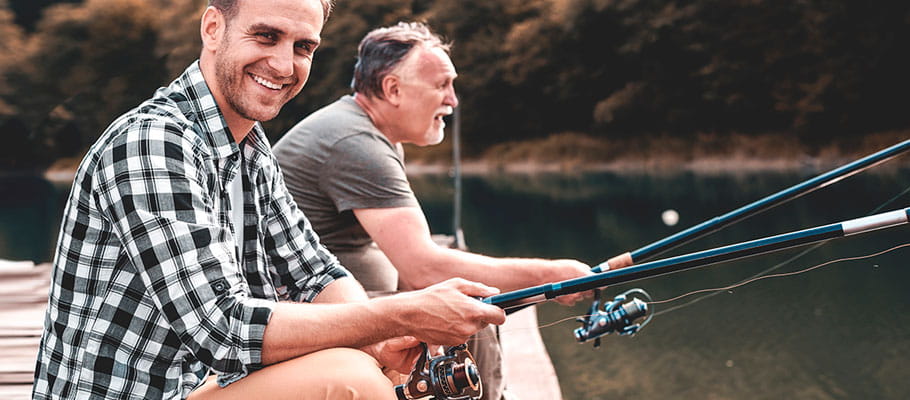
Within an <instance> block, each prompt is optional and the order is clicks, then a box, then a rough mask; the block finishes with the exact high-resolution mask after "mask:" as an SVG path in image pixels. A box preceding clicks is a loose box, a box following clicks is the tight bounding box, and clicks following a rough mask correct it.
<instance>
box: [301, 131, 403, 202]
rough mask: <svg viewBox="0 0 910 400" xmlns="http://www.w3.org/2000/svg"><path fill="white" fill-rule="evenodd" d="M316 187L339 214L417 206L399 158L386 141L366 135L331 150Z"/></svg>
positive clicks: (335, 146)
mask: <svg viewBox="0 0 910 400" xmlns="http://www.w3.org/2000/svg"><path fill="white" fill-rule="evenodd" d="M319 185H320V186H321V188H322V190H323V191H324V192H325V193H326V194H327V195H328V196H329V197H330V198H331V199H332V201H333V202H334V203H335V207H336V208H337V209H338V211H339V212H343V211H348V210H356V209H363V208H393V207H417V206H419V204H418V202H417V198H416V197H415V196H414V192H412V191H411V185H410V183H409V182H408V178H407V175H406V174H405V170H404V164H403V162H402V161H401V158H399V157H398V154H396V152H395V150H394V149H393V148H392V147H391V146H389V144H388V143H387V142H385V141H383V140H381V139H379V138H376V137H374V136H373V135H370V134H367V133H363V134H358V135H352V136H348V137H346V138H344V139H342V140H340V141H338V142H337V143H335V144H334V145H333V146H332V147H331V150H330V154H329V156H328V159H327V160H326V162H325V166H324V168H322V175H321V176H320V178H319Z"/></svg>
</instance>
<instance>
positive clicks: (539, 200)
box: [0, 169, 910, 400]
mask: <svg viewBox="0 0 910 400" xmlns="http://www.w3.org/2000/svg"><path fill="white" fill-rule="evenodd" d="M817 173H818V171H799V172H790V173H759V174H737V175H697V174H689V173H679V174H674V175H646V174H637V175H636V174H631V175H629V174H622V175H620V174H611V173H592V174H578V175H555V174H553V175H547V174H544V175H533V176H531V175H491V176H474V177H468V178H466V180H465V182H464V197H463V199H464V212H463V214H464V215H463V217H464V218H463V219H464V220H463V229H464V233H465V237H466V240H467V243H468V245H469V246H470V247H471V249H472V250H474V251H477V252H481V253H484V254H490V255H497V256H535V257H571V258H577V259H580V260H582V261H585V262H588V263H592V264H594V263H598V262H600V261H602V260H603V259H606V258H609V257H611V256H614V255H616V254H619V253H621V252H624V251H628V250H634V249H637V248H640V247H642V246H644V245H646V244H649V243H651V242H653V241H656V240H658V239H661V238H663V237H665V236H668V235H670V234H673V233H676V232H678V231H680V230H682V229H685V228H687V227H690V226H692V225H695V224H698V223H700V222H702V221H704V220H707V219H709V218H711V217H714V216H717V215H721V214H723V213H726V212H728V211H730V210H732V209H734V208H737V207H739V206H742V205H744V204H747V203H749V202H752V201H754V200H757V199H759V198H762V197H764V196H766V195H768V194H771V193H773V192H776V191H778V190H781V189H784V188H786V187H789V186H791V185H793V184H795V183H798V182H800V181H803V180H805V179H808V178H810V177H812V176H814V175H816V174H817ZM413 185H414V189H415V191H416V192H417V194H418V197H419V198H420V200H421V203H422V205H423V207H424V209H425V211H426V212H427V214H428V218H429V220H430V224H431V227H432V228H433V230H434V231H435V232H438V233H449V232H451V229H452V222H451V218H452V200H451V196H452V182H451V179H450V178H449V177H447V176H444V175H423V176H418V177H414V178H413ZM908 186H910V170H896V169H885V170H878V171H873V172H866V173H863V174H860V175H857V176H854V177H851V178H848V179H845V180H844V181H842V182H840V183H838V184H836V185H833V186H830V187H828V188H824V189H821V190H819V191H817V192H815V193H812V194H809V195H806V196H804V197H802V198H800V199H797V200H794V201H792V202H790V203H787V204H784V205H782V206H779V207H777V208H775V209H772V210H770V211H767V212H765V213H763V214H761V215H760V216H758V217H755V218H751V219H747V220H745V221H743V222H740V223H738V224H736V225H734V226H731V227H729V228H727V229H725V230H722V231H720V232H718V233H715V234H713V235H711V236H708V237H706V238H703V239H700V240H698V241H695V242H692V243H690V244H688V245H686V246H684V247H682V248H679V249H676V250H673V251H672V252H671V253H668V254H667V255H676V254H682V253H686V252H691V251H697V250H702V249H707V248H712V247H717V246H721V245H725V244H729V243H734V242H739V241H744V240H749V239H754V238H758V237H763V236H769V235H774V234H778V233H783V232H790V231H794V230H799V229H803V228H808V227H812V226H817V225H824V224H828V223H833V222H839V221H843V220H846V219H852V218H856V217H860V216H864V215H866V214H868V213H870V212H871V211H873V210H874V209H876V208H877V207H879V206H880V205H881V204H882V203H885V202H886V201H889V200H892V202H891V203H890V204H889V205H888V206H886V207H884V208H883V209H882V211H889V210H893V209H899V208H904V207H907V206H910V195H903V196H898V195H899V194H900V193H902V192H903V191H904V190H905V189H907V188H908ZM68 191H69V188H68V185H60V184H52V183H49V182H47V181H45V180H43V179H39V178H23V177H2V178H0V259H13V260H24V259H29V260H34V261H38V262H40V261H49V260H50V259H51V258H52V256H53V245H54V242H55V240H56V235H57V230H58V225H59V221H60V218H61V214H60V213H61V211H60V210H61V208H62V206H63V202H64V201H65V197H66V195H67V193H68ZM895 196H898V197H897V198H895ZM668 209H673V210H676V211H677V212H678V213H679V216H680V219H679V224H678V225H676V226H673V227H670V226H666V225H664V223H663V222H662V221H661V218H660V215H661V212H663V211H664V210H668ZM908 229H910V228H908V227H898V228H891V229H889V230H882V231H877V232H873V233H869V234H864V235H860V236H855V237H851V238H846V239H839V240H836V241H832V242H829V243H828V244H826V245H824V246H822V247H819V248H818V249H815V250H813V251H811V252H809V253H808V254H806V255H804V256H802V257H800V258H798V259H797V260H795V261H792V262H790V263H788V264H786V265H784V266H782V267H780V268H779V269H778V270H777V271H775V272H790V271H797V270H800V269H804V268H807V267H811V266H814V265H818V264H821V263H823V262H827V261H831V260H835V259H839V258H844V257H854V256H859V255H866V254H871V253H875V252H878V251H882V250H886V249H889V248H892V247H894V246H897V245H899V244H903V243H906V242H907V238H908V237H910V235H908V232H910V231H908ZM799 253H800V249H796V250H787V251H783V252H780V253H775V254H772V255H766V256H759V257H755V258H751V259H748V260H741V261H736V262H730V263H726V264H720V265H715V266H710V267H706V268H702V269H698V270H692V271H686V272H680V273H676V274H672V275H667V276H663V277H657V278H652V279H648V280H643V281H639V282H633V283H630V284H626V285H620V286H617V287H612V288H609V289H607V290H606V293H607V294H608V295H610V296H613V295H615V294H618V293H621V292H622V291H625V290H626V289H628V288H632V287H641V288H643V289H645V290H647V291H648V292H649V293H650V294H651V295H652V296H653V297H654V299H655V300H662V299H667V298H671V297H674V296H677V295H680V294H683V293H687V292H690V291H694V290H698V289H705V288H714V287H722V286H726V285H729V284H732V283H735V282H739V281H741V280H743V279H745V278H748V277H751V276H752V275H754V274H756V273H758V272H761V271H763V270H766V269H768V268H770V267H772V266H774V265H777V264H779V263H781V262H784V261H786V260H787V259H790V258H792V257H793V256H795V255H797V254H799ZM908 260H910V248H907V249H898V250H895V251H893V252H890V253H887V254H885V255H881V256H878V257H874V258H869V259H863V260H857V261H844V262H839V263H835V264H832V265H829V266H826V267H823V268H820V269H817V270H814V271H810V272H807V273H804V274H800V275H796V276H791V277H785V278H776V279H768V280H762V281H758V282H754V283H751V284H748V285H746V286H743V287H739V288H736V289H734V290H732V291H730V292H728V291H723V292H721V293H720V294H718V295H715V296H712V297H708V298H704V299H702V300H700V301H697V302H695V303H692V304H690V305H687V306H686V305H685V304H687V303H688V302H689V301H691V300H692V299H695V298H698V297H699V295H696V296H692V297H688V298H685V299H683V300H680V301H676V302H673V303H670V304H666V305H659V306H656V311H657V312H661V310H664V311H666V310H670V309H672V308H674V307H677V306H683V307H682V308H679V309H676V310H672V311H669V312H665V313H663V314H660V315H658V316H657V317H656V318H654V320H653V321H652V322H651V324H650V325H649V326H647V327H646V328H645V329H644V330H642V332H641V333H639V334H638V335H636V336H634V337H618V336H615V335H611V336H607V337H605V338H604V339H603V344H602V346H601V347H600V348H599V349H596V350H595V349H592V347H591V345H590V344H577V343H576V342H575V340H574V338H573V336H572V330H573V329H574V328H575V327H576V326H577V323H575V322H573V321H567V322H564V323H561V324H558V325H555V326H552V327H547V328H543V329H541V334H542V336H543V338H544V341H545V343H546V345H547V347H548V349H549V352H550V355H551V358H552V359H553V364H554V366H555V367H556V371H557V374H558V375H559V379H560V383H561V386H562V391H563V394H564V396H565V398H566V399H567V400H574V399H579V400H580V399H623V398H633V397H634V398H640V399H771V398H775V399H777V398H799V399H905V398H910V313H908V311H910V290H907V284H908V283H910V268H908V266H910V261H908ZM586 308H587V305H578V306H576V307H562V306H558V305H555V304H544V305H541V306H539V320H540V322H541V324H545V323H550V322H554V321H558V320H561V319H564V318H569V317H571V316H573V315H580V314H583V313H585V311H586Z"/></svg>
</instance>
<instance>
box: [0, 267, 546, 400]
mask: <svg viewBox="0 0 910 400" xmlns="http://www.w3.org/2000/svg"><path fill="white" fill-rule="evenodd" d="M50 268H51V265H50V264H39V265H37V266H36V265H35V264H34V263H32V262H9V261H0V399H5V400H20V399H28V398H30V396H31V388H32V379H33V375H34V368H35V358H36V356H37V352H38V342H39V340H40V339H41V330H42V325H43V320H44V312H45V307H46V306H47V290H48V285H49V283H50ZM500 332H501V336H502V344H503V357H504V360H505V368H504V374H505V377H506V381H507V382H508V389H509V390H508V391H509V392H510V394H511V395H512V397H511V398H512V399H515V398H517V399H521V400H560V399H562V395H561V394H560V390H559V382H558V380H557V379H556V372H555V371H554V370H553V365H552V363H551V362H550V358H549V356H548V355H547V351H546V348H545V347H544V345H543V341H542V340H541V338H540V333H539V331H538V329H537V310H536V309H535V308H534V307H529V308H527V309H525V310H522V311H519V312H517V313H514V314H512V315H510V316H509V318H508V320H507V321H506V323H505V325H503V326H502V327H501V328H500Z"/></svg>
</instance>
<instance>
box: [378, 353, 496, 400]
mask: <svg viewBox="0 0 910 400" xmlns="http://www.w3.org/2000/svg"><path fill="white" fill-rule="evenodd" d="M420 346H421V347H422V348H423V352H421V354H420V357H419V358H418V359H417V363H416V364H415V365H414V370H413V371H411V374H410V375H408V380H407V382H405V384H403V385H397V386H395V395H396V396H397V397H398V400H412V399H422V398H425V397H428V396H432V397H430V398H432V399H437V400H477V399H479V398H480V396H481V394H482V393H483V385H482V383H481V381H480V373H479V372H478V370H477V364H476V363H475V362H474V358H473V357H472V356H471V352H469V351H468V350H467V345H465V344H461V345H458V346H454V347H449V348H448V349H447V350H446V351H445V354H443V355H441V356H438V357H431V356H430V350H429V347H428V346H427V344H426V343H420Z"/></svg>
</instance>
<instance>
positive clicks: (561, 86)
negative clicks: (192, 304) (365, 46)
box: [0, 0, 910, 166]
mask: <svg viewBox="0 0 910 400" xmlns="http://www.w3.org/2000/svg"><path fill="white" fill-rule="evenodd" d="M45 3H48V2H44V3H42V2H36V3H29V4H28V5H24V4H25V3H23V2H17V3H16V7H11V6H10V4H9V3H8V2H7V0H0V37H2V40H0V50H2V51H0V135H2V138H3V140H5V141H6V143H8V144H13V145H12V146H10V145H7V146H6V148H7V149H8V148H10V147H15V148H16V149H17V150H4V151H5V152H4V153H3V154H2V164H3V165H5V166H21V165H22V163H28V162H29V160H31V162H32V163H42V162H47V161H50V160H52V159H53V158H55V157H59V156H72V155H78V154H79V153H80V152H81V151H84V149H85V148H86V147H87V146H88V145H90V144H91V142H92V141H94V138H96V137H97V136H98V135H99V134H100V132H101V131H102V130H103V129H104V127H105V126H106V125H107V124H108V123H109V122H110V121H111V120H113V118H115V117H116V116H117V115H118V114H120V113H122V112H124V111H126V110H127V109H129V108H131V107H133V106H135V105H136V104H138V102H139V101H141V100H143V99H145V98H147V97H148V96H149V95H150V94H151V93H152V91H153V90H154V89H155V88H156V87H158V86H163V85H166V84H167V83H168V82H169V81H170V80H171V79H173V78H174V77H175V76H176V75H177V74H179V73H180V72H181V71H182V70H183V69H184V68H185V67H186V65H187V64H188V63H190V62H192V61H193V60H194V59H195V58H197V57H198V54H199V49H200V40H199V33H198V21H199V16H200V15H201V10H203V8H204V6H205V3H206V1H205V0H191V1H188V0H85V1H83V2H77V3H73V2H71V1H59V2H57V4H54V5H51V6H49V7H46V8H44V9H43V12H42V13H41V14H40V18H36V17H35V16H31V17H28V18H26V19H25V20H23V19H22V16H20V15H18V14H17V13H18V12H20V11H21V10H23V7H25V8H27V9H28V10H26V11H27V12H32V13H34V11H35V8H36V7H39V6H42V5H43V4H45ZM26 11H23V12H26ZM30 15H31V14H30ZM35 15H37V14H35ZM399 20H426V21H428V22H429V23H430V24H431V25H432V26H433V27H434V28H435V29H436V30H437V31H439V32H440V33H442V34H443V35H444V36H446V37H447V38H448V39H449V40H451V41H452V42H454V47H453V53H452V58H453V61H454V62H455V65H456V67H457V68H458V71H459V79H458V80H457V82H456V87H457V89H458V93H459V99H460V101H461V104H462V107H463V112H462V116H463V121H462V122H463V124H462V126H463V131H464V137H465V141H466V142H467V143H466V145H467V148H468V150H469V151H471V150H473V151H475V152H479V151H481V150H482V149H483V148H485V147H487V146H489V145H492V144H495V143H501V142H506V141H511V140H516V139H522V138H534V137H545V136H548V135H551V134H554V133H558V132H565V131H577V132H586V133H588V134H590V135H594V136H601V137H605V138H612V137H629V136H637V135H643V134H662V135H677V136H684V137H685V136H687V135H692V134H695V133H701V132H710V133H713V134H725V133H737V134H750V133H766V132H783V133H788V134H792V135H797V136H798V137H799V138H801V139H802V140H803V141H804V142H805V143H806V144H810V145H811V144H822V143H824V142H826V141H828V140H829V139H830V138H832V137H838V138H850V137H857V136H859V135H862V134H864V133H867V132H874V131H884V130H896V129H906V128H907V127H908V124H910V117H908V115H910V114H908V113H905V112H902V111H903V110H901V108H902V106H903V104H902V103H903V102H901V101H899V100H898V99H899V96H900V95H901V94H903V93H905V92H907V91H908V89H910V77H908V76H910V75H908V74H907V73H906V71H908V70H910V68H908V67H910V57H908V56H907V52H906V51H905V49H904V48H903V46H902V44H903V43H906V42H907V41H908V39H910V3H907V2H863V1H857V0H802V1H783V0H690V1H677V0H660V1H658V0H460V1H442V0H338V1H337V5H336V11H335V13H334V14H333V16H332V18H331V19H330V20H329V22H328V24H327V25H326V27H325V29H324V31H323V33H322V36H323V45H322V47H321V48H320V49H319V50H318V51H317V53H316V58H315V61H314V65H313V70H312V73H311V76H310V80H309V82H308V83H307V86H306V88H305V89H304V91H303V93H302V94H301V95H300V96H298V97H297V98H296V99H294V100H293V101H292V102H291V103H289V104H288V105H287V106H285V108H284V110H283V111H282V113H281V115H279V117H278V118H277V119H275V120H273V121H270V122H268V123H267V124H266V127H267V131H268V132H269V134H270V136H271V138H272V139H273V140H274V139H277V138H278V137H280V136H281V134H283V132H284V131H286V130H287V129H288V128H290V127H291V126H292V125H293V124H295V123H296V122H297V121H298V120H299V119H300V118H302V117H303V116H305V115H307V114H308V113H310V112H312V111H314V110H316V109H318V108H319V107H321V106H323V105H325V104H328V103H330V102H332V101H334V100H335V99H337V98H338V97H339V96H341V95H343V94H346V93H349V92H350V88H349V84H350V78H351V72H352V69H353V65H354V62H355V57H356V46H357V44H358V43H359V41H360V39H361V38H362V37H363V35H364V34H365V33H366V32H368V31H369V30H371V29H373V28H376V27H378V26H382V25H389V24H393V23H395V22H397V21H399ZM17 21H19V22H17ZM22 21H25V22H22Z"/></svg>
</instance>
